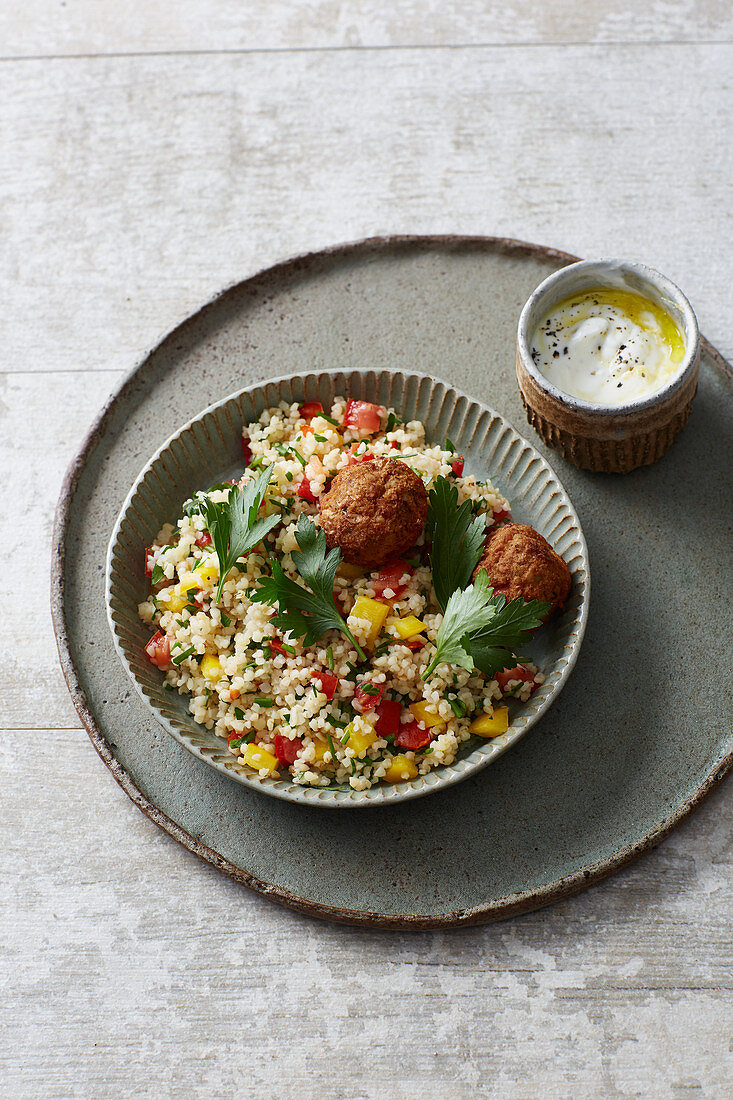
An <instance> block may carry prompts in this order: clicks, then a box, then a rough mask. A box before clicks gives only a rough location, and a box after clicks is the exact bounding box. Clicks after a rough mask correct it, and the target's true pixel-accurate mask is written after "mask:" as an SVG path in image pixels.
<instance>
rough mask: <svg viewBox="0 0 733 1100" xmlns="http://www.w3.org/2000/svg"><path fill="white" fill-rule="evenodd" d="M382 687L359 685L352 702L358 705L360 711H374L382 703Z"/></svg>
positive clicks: (377, 685) (382, 685) (381, 685)
mask: <svg viewBox="0 0 733 1100" xmlns="http://www.w3.org/2000/svg"><path fill="white" fill-rule="evenodd" d="M384 687H385V685H384V684H369V683H364V684H361V685H360V686H359V687H357V689H356V691H355V692H354V702H355V703H358V704H359V706H360V707H361V709H362V710H374V709H375V707H378V706H379V704H380V703H381V701H382V695H383V693H384Z"/></svg>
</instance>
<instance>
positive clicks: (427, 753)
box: [423, 745, 433, 756]
mask: <svg viewBox="0 0 733 1100" xmlns="http://www.w3.org/2000/svg"><path fill="white" fill-rule="evenodd" d="M432 751H433V746H432V745H430V747H429V748H427V749H425V752H424V753H423V756H430V753H431V752H432Z"/></svg>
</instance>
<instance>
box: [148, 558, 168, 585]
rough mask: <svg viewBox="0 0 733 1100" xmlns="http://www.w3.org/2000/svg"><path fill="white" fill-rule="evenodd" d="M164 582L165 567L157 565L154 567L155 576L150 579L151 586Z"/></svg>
mask: <svg viewBox="0 0 733 1100" xmlns="http://www.w3.org/2000/svg"><path fill="white" fill-rule="evenodd" d="M164 580H165V573H164V572H163V566H162V565H158V564H157V563H156V564H155V565H154V566H153V575H152V577H151V578H150V583H151V584H160V582H161V581H164Z"/></svg>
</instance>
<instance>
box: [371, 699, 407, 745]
mask: <svg viewBox="0 0 733 1100" xmlns="http://www.w3.org/2000/svg"><path fill="white" fill-rule="evenodd" d="M401 714H402V703H396V702H394V701H393V700H392V699H382V701H381V702H380V703H379V706H378V707H377V721H376V722H375V724H374V729H375V732H376V734H377V737H394V736H395V735H396V733H397V730H398V729H399V728H400V715H401Z"/></svg>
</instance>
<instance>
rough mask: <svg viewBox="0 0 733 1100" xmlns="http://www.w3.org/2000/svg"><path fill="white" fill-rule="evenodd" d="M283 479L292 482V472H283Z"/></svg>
mask: <svg viewBox="0 0 733 1100" xmlns="http://www.w3.org/2000/svg"><path fill="white" fill-rule="evenodd" d="M285 477H286V478H287V479H288V481H292V480H293V474H292V471H291V470H286V471H285Z"/></svg>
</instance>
